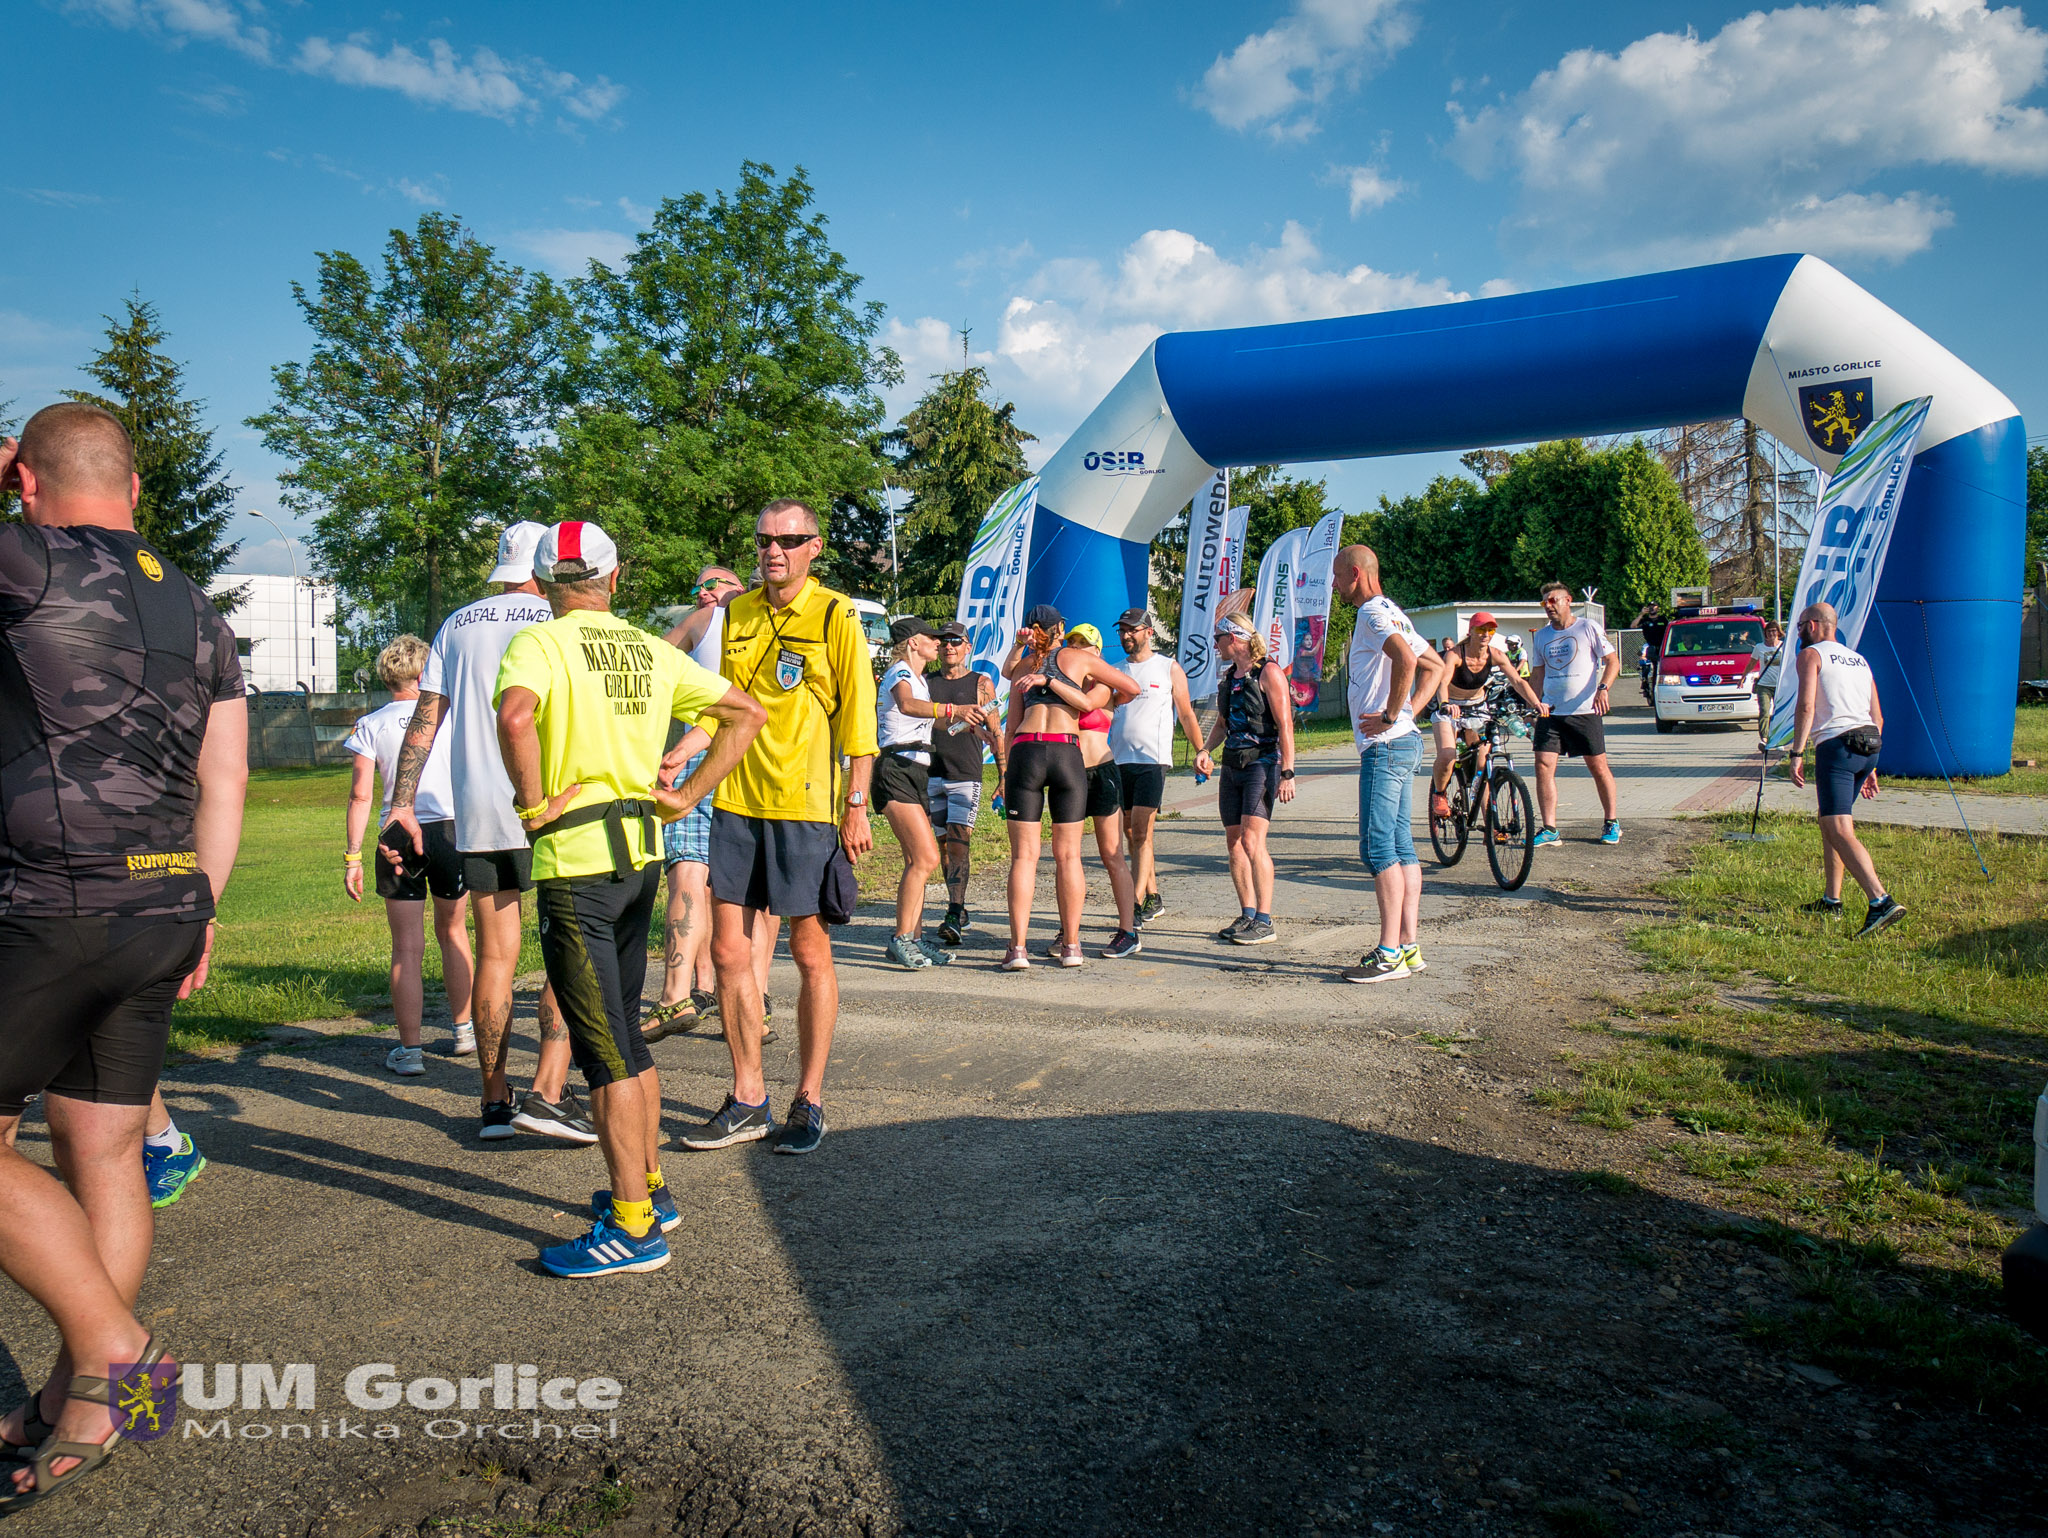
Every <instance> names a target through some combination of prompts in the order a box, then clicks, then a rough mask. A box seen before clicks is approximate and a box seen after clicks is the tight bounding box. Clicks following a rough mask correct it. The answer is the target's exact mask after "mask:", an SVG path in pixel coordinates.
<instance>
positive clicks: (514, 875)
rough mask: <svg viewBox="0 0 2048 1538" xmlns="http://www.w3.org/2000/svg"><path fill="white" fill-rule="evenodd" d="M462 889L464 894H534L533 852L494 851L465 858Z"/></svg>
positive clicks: (517, 850) (518, 850) (463, 859)
mask: <svg viewBox="0 0 2048 1538" xmlns="http://www.w3.org/2000/svg"><path fill="white" fill-rule="evenodd" d="M462 889H463V890H464V891H465V892H531V891H532V890H533V851H532V850H531V849H492V850H486V851H484V852H483V853H481V854H478V853H469V852H465V853H464V854H463V856H462Z"/></svg>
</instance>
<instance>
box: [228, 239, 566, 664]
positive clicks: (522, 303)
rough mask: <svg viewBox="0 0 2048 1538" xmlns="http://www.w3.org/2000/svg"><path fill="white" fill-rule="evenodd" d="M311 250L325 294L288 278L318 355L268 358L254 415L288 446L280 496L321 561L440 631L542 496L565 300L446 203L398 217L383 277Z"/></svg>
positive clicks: (347, 591)
mask: <svg viewBox="0 0 2048 1538" xmlns="http://www.w3.org/2000/svg"><path fill="white" fill-rule="evenodd" d="M319 259H320V279H319V287H318V292H317V294H312V295H309V294H308V293H307V292H306V290H305V289H304V288H303V287H302V286H300V285H299V284H297V283H294V284H293V285H292V297H293V298H295V299H296V300H297V301H298V304H299V308H300V310H301V311H303V312H304V314H305V317H306V322H307V324H308V325H310V326H311V327H312V329H313V336H314V345H313V351H312V355H311V356H310V357H309V358H308V359H307V360H306V362H304V363H302V364H301V363H283V364H279V365H278V366H277V367H276V368H274V369H272V370H271V379H272V382H273V384H274V385H275V388H276V392H277V404H276V405H274V406H273V407H272V408H271V409H270V410H269V411H266V412H264V413H263V414H262V415H260V416H255V417H251V418H250V419H249V425H250V426H251V427H254V428H256V429H257V430H258V431H260V432H261V433H262V434H263V442H264V446H265V447H266V448H268V449H270V450H271V451H272V452H273V453H275V454H278V455H280V456H281V457H283V458H284V459H286V460H288V461H290V462H291V468H290V469H289V470H287V471H286V472H285V473H284V474H283V475H282V476H280V477H279V478H278V480H279V484H280V485H281V486H282V487H283V488H284V492H283V496H282V500H283V502H284V503H285V505H286V506H287V507H290V508H292V509H293V510H294V511H296V512H299V513H301V514H310V515H312V516H313V535H312V539H311V541H310V543H311V545H312V547H313V554H314V561H315V564H316V566H317V567H318V568H319V570H320V571H321V572H323V573H324V574H325V575H326V576H328V577H330V578H332V579H333V580H334V582H335V583H336V585H337V586H339V587H340V588H341V590H342V593H343V595H344V596H345V597H346V598H347V599H348V601H349V603H350V604H351V605H352V606H354V607H359V608H366V609H367V608H375V607H377V606H379V605H390V606H391V607H392V609H393V612H394V613H395V614H396V615H398V616H399V617H400V619H401V620H402V622H403V623H404V624H406V625H407V626H408V628H411V627H415V626H416V627H417V628H418V629H419V631H420V632H421V633H422V634H425V635H432V634H433V633H434V631H435V630H436V629H437V628H438V627H439V625H440V623H441V620H442V618H443V617H444V616H445V615H446V614H447V613H448V611H449V610H450V609H453V608H455V607H457V606H459V605H460V604H463V603H466V602H467V601H469V600H470V599H471V598H474V597H476V596H477V595H478V594H479V593H480V592H481V591H482V590H483V585H484V579H485V577H486V575H487V574H488V572H489V570H490V567H491V557H492V552H493V550H494V548H495V545H496V541H497V537H498V532H499V530H500V529H501V527H502V526H503V525H505V524H506V523H509V522H512V521H513V520H515V519H517V518H519V517H521V516H524V515H526V514H530V513H532V512H533V511H535V509H536V505H537V503H538V502H539V500H540V499H539V494H538V489H537V487H536V485H535V483H534V480H533V476H532V462H533V444H534V441H535V438H536V435H538V434H539V433H541V432H542V431H544V430H545V429H546V428H547V427H548V425H549V424H550V423H551V422H552V420H553V418H554V415H555V412H556V410H557V408H558V405H559V402H560V400H561V399H562V394H563V390H564V387H565V383H566V377H567V376H566V371H565V363H566V361H567V357H568V355H569V354H570V353H572V352H573V350H574V347H575V337H574V333H573V331H572V330H571V329H570V328H569V324H568V322H569V316H568V310H567V305H566V299H565V296H564V295H563V294H562V292H561V290H560V289H558V288H557V287H556V286H555V285H554V284H553V283H551V282H550V281H549V280H548V279H547V278H546V277H545V276H533V277H529V276H528V275H527V274H526V273H525V272H524V271H522V270H521V269H520V268H517V267H512V266H507V265H506V264H505V263H503V262H501V261H499V260H498V258H497V255H496V253H495V252H494V251H493V250H492V249H491V248H490V247H489V246H487V245H485V244H484V243H483V242H482V241H480V240H478V239H477V238H476V237H475V236H474V235H473V234H471V233H470V231H469V230H468V229H467V228H465V227H464V225H463V224H462V222H461V221H460V220H459V219H456V218H454V217H452V216H450V215H447V214H440V213H430V214H424V215H422V216H421V217H420V221H419V224H418V227H417V228H416V229H414V230H412V231H405V230H393V231H392V232H391V238H390V239H389V240H388V241H387V242H386V243H385V247H384V259H383V271H382V275H381V278H373V277H372V276H371V273H370V271H369V269H368V268H366V267H365V266H364V265H363V263H362V262H360V261H358V260H357V259H356V258H355V257H353V256H351V255H349V254H348V253H347V252H345V251H344V252H325V251H323V252H321V253H319Z"/></svg>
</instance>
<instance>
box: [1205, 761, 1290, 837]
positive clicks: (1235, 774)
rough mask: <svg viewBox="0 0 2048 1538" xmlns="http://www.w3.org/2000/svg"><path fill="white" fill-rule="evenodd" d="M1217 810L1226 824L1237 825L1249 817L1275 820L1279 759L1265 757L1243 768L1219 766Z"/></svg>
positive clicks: (1228, 825) (1278, 785)
mask: <svg viewBox="0 0 2048 1538" xmlns="http://www.w3.org/2000/svg"><path fill="white" fill-rule="evenodd" d="M1216 778H1217V780H1218V782H1219V783H1218V786H1217V792H1216V810H1217V812H1218V814H1219V815H1220V816H1221V817H1222V818H1223V826H1224V827H1226V828H1234V827H1236V826H1237V825H1238V824H1239V823H1241V822H1243V821H1244V820H1245V818H1247V817H1263V818H1265V819H1266V820H1267V821H1268V822H1271V821H1272V820H1273V798H1274V797H1275V796H1277V795H1279V794H1280V760H1279V759H1277V758H1262V759H1259V760H1258V761H1257V762H1255V763H1252V764H1249V765H1247V766H1246V767H1245V768H1242V769H1233V768H1231V767H1230V765H1228V764H1219V765H1218V766H1217V768H1216Z"/></svg>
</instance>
